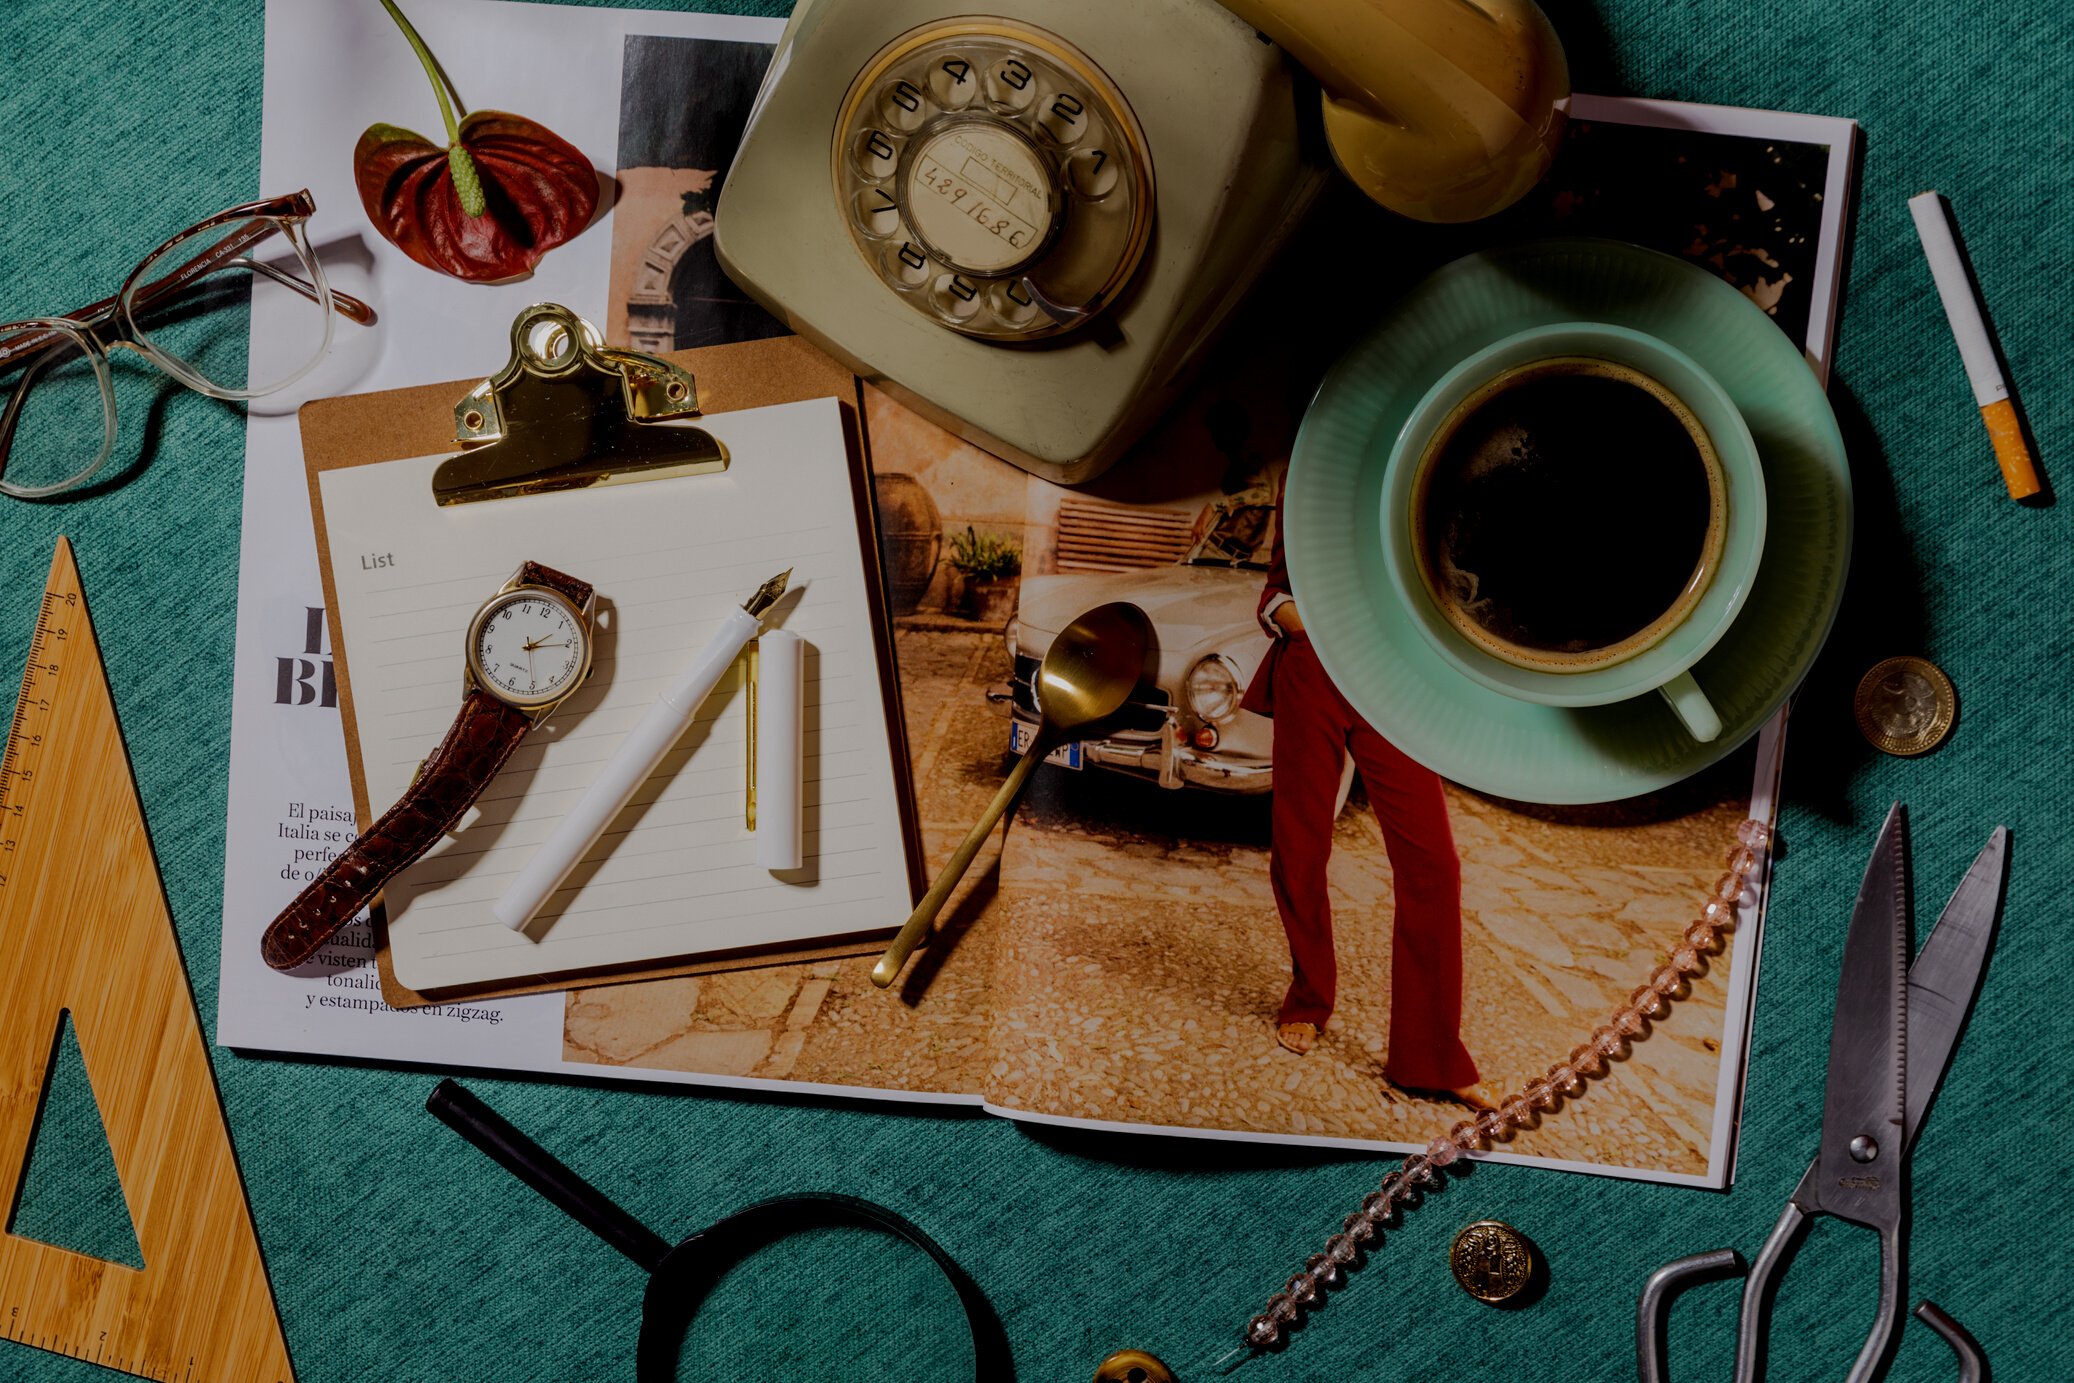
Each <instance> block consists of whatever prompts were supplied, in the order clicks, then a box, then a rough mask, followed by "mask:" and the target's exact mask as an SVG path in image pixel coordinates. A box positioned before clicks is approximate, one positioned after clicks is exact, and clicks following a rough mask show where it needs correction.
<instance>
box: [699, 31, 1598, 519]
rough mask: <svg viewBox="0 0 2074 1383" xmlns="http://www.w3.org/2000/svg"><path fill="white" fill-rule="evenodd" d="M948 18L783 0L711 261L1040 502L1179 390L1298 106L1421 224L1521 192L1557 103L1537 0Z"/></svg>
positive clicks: (1342, 162)
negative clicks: (1039, 494)
mask: <svg viewBox="0 0 2074 1383" xmlns="http://www.w3.org/2000/svg"><path fill="white" fill-rule="evenodd" d="M954 3H956V0H801V3H800V4H799V5H798V7H797V8H796V9H795V10H794V11H793V15H792V19H791V22H790V23H789V24H787V26H786V28H785V33H784V36H783V37H782V38H781V39H780V40H779V42H778V47H777V51H776V53H775V55H774V56H773V58H772V61H771V66H770V70H769V72H768V74H767V75H766V76H765V78H764V83H763V88H762V90H761V91H760V92H759V93H758V95H757V98H756V103H755V106H754V107H753V108H752V111H751V113H750V118H749V124H748V128H747V130H746V131H745V132H744V134H743V137H742V143H741V147H740V150H739V152H738V153H737V155H736V158H735V162H734V166H733V168H732V170H731V171H730V172H729V174H728V178H727V181H726V184H725V185H724V186H723V188H722V190H721V196H720V203H719V208H718V211H717V214H716V224H715V245H716V248H717V250H718V253H719V257H720V262H721V264H722V265H723V266H724V267H725V268H726V270H727V272H728V274H729V275H730V276H731V277H733V278H734V280H735V281H736V282H737V283H739V284H740V285H741V286H742V287H743V288H744V289H746V290H747V291H748V292H749V293H751V294H753V295H754V296H755V297H756V298H757V299H758V300H759V301H761V302H762V303H763V304H764V306H765V307H767V308H768V309H769V310H770V311H771V312H772V313H773V314H775V315H776V316H778V317H779V318H780V319H781V320H783V321H785V322H787V323H788V324H789V325H790V326H791V327H792V328H793V329H794V330H795V331H797V332H799V333H800V334H801V335H803V336H806V337H807V338H809V339H810V340H812V341H814V342H815V343H817V344H818V345H820V346H821V347H822V348H823V349H825V350H827V351H829V352H830V353H831V354H833V355H835V356H836V357H838V358H839V359H841V360H843V361H844V362H845V363H846V364H848V365H849V366H850V368H852V369H853V370H855V371H856V372H857V373H858V374H860V375H862V376H864V377H865V378H867V379H870V380H872V381H873V382H874V383H876V384H878V385H880V386H881V387H883V388H885V389H886V390H887V391H888V392H890V393H891V394H893V395H894V396H895V397H896V398H899V399H901V400H902V401H903V402H905V403H906V404H908V405H909V406H910V407H912V408H915V409H916V410H917V411H919V412H921V413H923V414H924V415H926V416H928V417H931V418H933V419H934V420H936V421H937V422H939V423H941V424H942V425H944V426H945V427H948V428H949V429H951V430H952V431H954V432H956V433H958V434H960V435H962V436H964V437H965V438H967V439H968V440H970V441H972V442H974V443H976V444H978V445H979V446H982V447H985V448H986V449H987V450H989V451H992V452H994V453H995V454H997V455H1000V456H1003V457H1005V458H1007V459H1008V460H1010V461H1013V462H1015V463H1016V464H1017V465H1019V466H1022V467H1024V468H1025V469H1027V470H1030V471H1033V472H1035V473H1037V474H1038V475H1041V476H1043V477H1045V478H1046V479H1048V480H1053V481H1057V482H1059V483H1062V484H1076V483H1078V482H1080V481H1083V480H1088V479H1091V478H1093V477H1094V476H1095V475H1098V474H1099V473H1101V471H1103V470H1104V469H1106V468H1107V467H1108V466H1109V465H1110V464H1111V463H1112V462H1114V461H1115V460H1116V459H1117V457H1118V456H1119V455H1120V454H1121V453H1122V452H1123V450H1124V449H1125V448H1126V447H1127V446H1128V445H1129V444H1130V442H1131V441H1132V440H1133V439H1134V438H1135V437H1136V436H1137V435H1138V433H1139V432H1140V431H1142V430H1143V429H1144V427H1145V426H1147V425H1148V424H1149V423H1150V422H1151V421H1152V420H1153V419H1154V418H1156V417H1157V416H1158V415H1159V414H1160V412H1161V411H1163V410H1164V408H1165V407H1166V406H1167V404H1168V403H1170V402H1171V401H1172V399H1173V397H1174V396H1175V395H1176V394H1177V393H1178V392H1179V390H1180V388H1181V387H1182V385H1183V384H1184V383H1185V382H1186V378H1187V374H1188V368H1189V366H1190V365H1191V364H1192V363H1193V361H1194V360H1195V359H1196V358H1197V357H1198V356H1199V355H1200V354H1201V352H1202V350H1203V348H1204V347H1205V346H1206V345H1207V344H1208V343H1209V341H1210V339H1211V337H1212V336H1213V335H1214V333H1215V331H1216V328H1217V327H1218V325H1219V324H1220V323H1221V322H1222V320H1223V318H1224V317H1225V315H1226V314H1227V313H1228V312H1229V310H1230V309H1231V307H1232V306H1233V305H1234V304H1236V302H1237V301H1238V299H1239V298H1240V297H1241V296H1242V295H1243V294H1244V292H1245V290H1246V289H1247V287H1248V286H1249V285H1251V283H1252V282H1253V280H1254V278H1255V277H1256V276H1257V275H1258V273H1259V272H1260V270H1261V269H1262V268H1263V267H1264V266H1265V265H1266V263H1267V261H1268V259H1269V258H1270V257H1271V255H1272V253H1273V250H1274V248H1275V246H1276V245H1277V244H1278V243H1279V242H1280V241H1281V240H1282V238H1283V237H1284V236H1285V235H1286V234H1287V233H1288V232H1289V231H1290V230H1291V229H1292V228H1293V227H1294V226H1295V224H1296V223H1297V221H1298V220H1299V219H1300V218H1301V216H1302V214H1303V212H1304V211H1305V210H1306V209H1307V207H1308V206H1309V204H1310V202H1311V201H1312V199H1313V198H1314V196H1315V195H1316V193H1317V192H1318V190H1319V188H1320V186H1321V185H1322V183H1323V180H1324V178H1325V177H1326V176H1328V166H1327V161H1326V160H1325V158H1324V157H1323V156H1322V153H1321V151H1320V150H1319V149H1318V145H1319V144H1320V142H1321V141H1320V140H1319V138H1318V131H1319V126H1320V117H1318V116H1316V115H1314V114H1313V113H1312V106H1311V103H1312V102H1314V101H1318V100H1319V95H1318V94H1314V93H1320V92H1321V93H1322V112H1323V113H1322V132H1323V141H1322V142H1323V143H1324V144H1325V145H1327V146H1329V148H1330V151H1331V156H1332V161H1333V162H1336V163H1337V164H1338V165H1339V167H1340V169H1341V170H1342V171H1343V172H1344V173H1346V175H1347V176H1348V177H1349V178H1351V179H1352V180H1353V181H1354V182H1355V183H1356V184H1357V185H1358V186H1359V187H1360V188H1361V189H1362V190H1363V191H1364V192H1366V193H1367V194H1368V195H1369V196H1371V197H1372V198H1374V199H1375V200H1376V201H1378V202H1380V203H1382V204H1383V205H1384V206H1386V207H1388V208H1390V209H1391V210H1393V211H1397V212H1399V213H1402V214H1404V215H1407V216H1413V217H1417V218H1420V219H1424V220H1430V221H1463V220H1471V219H1475V218H1477V217H1481V216H1486V215H1489V214H1491V213H1493V212H1496V211H1499V210H1502V209H1503V208H1504V207H1506V206H1508V205H1510V204H1511V203H1512V202H1513V201H1515V200H1517V199H1518V198H1519V197H1520V196H1521V195H1522V194H1523V193H1525V192H1526V190H1527V189H1528V188H1529V187H1531V186H1533V184H1534V182H1535V181H1536V180H1537V179H1539V177H1540V176H1541V174H1542V172H1543V171H1544V170H1545V169H1546V168H1547V166H1548V163H1549V160H1550V159H1551V158H1552V157H1553V156H1554V150H1555V144H1556V141H1557V138H1558V136H1559V134H1560V132H1561V128H1562V119H1563V115H1562V112H1563V107H1564V105H1565V104H1566V100H1567V97H1568V95H1569V77H1568V69H1567V67H1566V65H1565V63H1564V60H1563V53H1562V49H1561V46H1560V45H1559V44H1558V42H1557V41H1556V38H1555V34H1554V31H1553V30H1552V29H1551V28H1550V27H1549V25H1548V22H1547V20H1546V19H1545V18H1544V17H1543V16H1542V14H1541V12H1540V10H1538V9H1537V8H1535V6H1534V4H1533V0H1224V3H1223V4H1219V3H1216V0H989V6H990V10H991V12H990V13H988V14H984V15H980V14H966V13H960V12H958V11H956V10H947V9H946V5H947V4H954ZM1291 59H1294V60H1295V62H1292V61H1291ZM1296 63H1301V64H1302V66H1303V67H1304V68H1307V69H1308V70H1309V73H1310V76H1309V77H1308V78H1307V77H1305V76H1304V75H1303V74H1302V73H1301V72H1299V71H1298V70H1297V69H1296Z"/></svg>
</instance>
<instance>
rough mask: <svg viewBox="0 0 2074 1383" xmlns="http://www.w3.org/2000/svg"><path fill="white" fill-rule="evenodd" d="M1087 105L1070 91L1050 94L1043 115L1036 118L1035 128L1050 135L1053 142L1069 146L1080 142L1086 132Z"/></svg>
mask: <svg viewBox="0 0 2074 1383" xmlns="http://www.w3.org/2000/svg"><path fill="white" fill-rule="evenodd" d="M1088 123H1089V121H1088V113H1087V103H1086V102H1085V101H1083V100H1081V99H1080V98H1079V97H1078V96H1075V95H1074V94H1073V93H1072V92H1070V91H1059V92H1054V93H1053V94H1052V98H1051V100H1050V102H1049V103H1047V104H1046V106H1045V107H1044V113H1043V114H1042V115H1040V116H1038V117H1037V126H1038V128H1039V129H1041V130H1043V131H1044V132H1045V133H1046V134H1048V135H1050V136H1051V138H1052V140H1053V142H1055V143H1058V144H1062V145H1067V146H1071V145H1074V144H1077V143H1079V142H1080V137H1081V136H1082V135H1084V134H1086V133H1087V131H1088Z"/></svg>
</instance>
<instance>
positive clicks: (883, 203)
mask: <svg viewBox="0 0 2074 1383" xmlns="http://www.w3.org/2000/svg"><path fill="white" fill-rule="evenodd" d="M853 205H854V207H855V209H856V217H857V228H858V229H859V230H860V231H862V232H863V233H864V234H866V235H868V236H870V237H871V238H872V239H874V240H883V239H885V238H886V237H887V236H889V235H892V234H893V233H894V232H896V231H898V230H899V229H900V203H899V202H897V201H895V200H893V194H892V193H890V192H888V191H886V189H885V188H883V187H867V188H865V189H864V190H862V191H861V192H859V193H858V194H857V200H856V201H855V203H853Z"/></svg>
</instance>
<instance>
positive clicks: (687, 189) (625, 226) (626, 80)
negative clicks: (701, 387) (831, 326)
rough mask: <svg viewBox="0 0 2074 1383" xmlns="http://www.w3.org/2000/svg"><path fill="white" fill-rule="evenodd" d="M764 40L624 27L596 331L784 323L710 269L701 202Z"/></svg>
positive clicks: (770, 331) (727, 151)
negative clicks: (604, 293) (605, 269)
mask: <svg viewBox="0 0 2074 1383" xmlns="http://www.w3.org/2000/svg"><path fill="white" fill-rule="evenodd" d="M770 56H771V47H770V45H769V44H764V43H731V42H727V41H724V40H718V39H705V38H661V37H656V36H652V35H645V34H635V35H630V36H629V37H628V38H627V41H626V53H625V57H624V59H623V62H622V66H621V73H620V88H619V92H620V95H619V200H618V203H617V205H616V206H615V208H614V211H613V218H612V221H613V227H612V287H611V306H610V310H609V312H608V314H607V318H606V336H607V337H608V338H609V339H610V340H612V341H613V342H615V343H624V344H626V345H628V346H631V347H633V348H634V349H635V350H640V351H672V350H687V349H690V348H691V347H694V346H714V345H720V344H722V343H724V342H729V341H754V340H759V339H761V338H763V337H766V336H779V335H782V334H783V333H784V331H785V328H784V327H783V326H782V325H780V324H779V323H778V322H777V321H776V320H775V319H774V318H772V317H771V316H770V314H769V313H767V312H765V311H764V310H763V309H762V308H761V307H758V306H757V305H756V303H755V302H754V301H753V300H752V299H751V298H750V297H749V295H748V294H747V293H744V292H743V291H742V290H741V289H739V288H737V287H736V286H735V285H734V284H733V283H732V282H731V281H730V280H729V279H728V277H727V275H726V274H725V273H723V272H722V271H721V268H720V262H719V260H718V259H717V258H716V257H715V255H714V253H713V210H714V205H715V203H717V202H718V201H719V199H720V187H721V184H722V183H723V182H725V181H726V180H727V170H728V167H729V165H731V164H732V163H733V162H734V156H735V150H736V148H737V147H738V146H739V145H740V143H741V138H742V128H743V126H744V125H745V124H746V123H747V121H748V117H749V107H750V105H751V104H752V103H753V102H754V101H755V99H756V88H757V86H758V84H759V83H761V82H762V80H763V72H764V68H765V67H766V66H768V65H769V63H770Z"/></svg>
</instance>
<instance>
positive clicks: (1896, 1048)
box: [1813, 802, 1910, 1229]
mask: <svg viewBox="0 0 2074 1383" xmlns="http://www.w3.org/2000/svg"><path fill="white" fill-rule="evenodd" d="M1908 858H1909V855H1908V813H1907V811H1906V810H1905V809H1904V808H1903V807H1902V806H1901V804H1900V803H1898V802H1897V803H1895V805H1894V806H1893V808H1892V809H1891V810H1890V811H1888V813H1887V820H1886V824H1885V825H1883V826H1881V827H1880V836H1879V840H1878V842H1877V843H1876V844H1874V846H1873V848H1872V860H1871V862H1870V863H1868V864H1867V865H1866V866H1865V880H1864V882H1863V883H1861V884H1859V886H1858V901H1857V903H1856V904H1855V905H1854V906H1853V907H1852V909H1851V930H1850V932H1849V934H1848V935H1847V936H1846V937H1845V938H1844V964H1843V975H1842V976H1841V977H1840V978H1839V980H1838V981H1837V987H1836V1018H1835V1021H1834V1022H1833V1023H1832V1024H1831V1026H1830V1030H1829V1085H1828V1089H1827V1090H1826V1091H1825V1093H1824V1095H1823V1101H1822V1151H1821V1155H1820V1158H1819V1161H1818V1164H1817V1165H1818V1166H1819V1167H1820V1171H1819V1173H1818V1183H1817V1186H1816V1187H1815V1188H1813V1189H1814V1191H1815V1193H1816V1195H1817V1196H1818V1197H1819V1199H1820V1203H1821V1207H1822V1209H1824V1210H1826V1211H1828V1212H1829V1213H1830V1214H1832V1215H1836V1216H1839V1217H1840V1218H1842V1219H1846V1220H1849V1221H1851V1222H1852V1223H1854V1224H1861V1225H1868V1226H1871V1227H1873V1228H1875V1229H1878V1228H1885V1227H1891V1226H1894V1225H1897V1224H1899V1222H1900V1216H1901V1186H1902V1177H1901V1165H1902V1157H1903V1154H1904V1153H1905V1152H1906V1150H1907V1143H1908V1139H1907V1136H1906V1133H1905V1130H1906V1127H1907V1125H1906V1122H1905V1114H1906V1111H1907V1104H1908V1097H1907V1077H1908V981H1907V974H1906V972H1907V966H1908V936H1909V917H1910V908H1909V881H1908Z"/></svg>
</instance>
